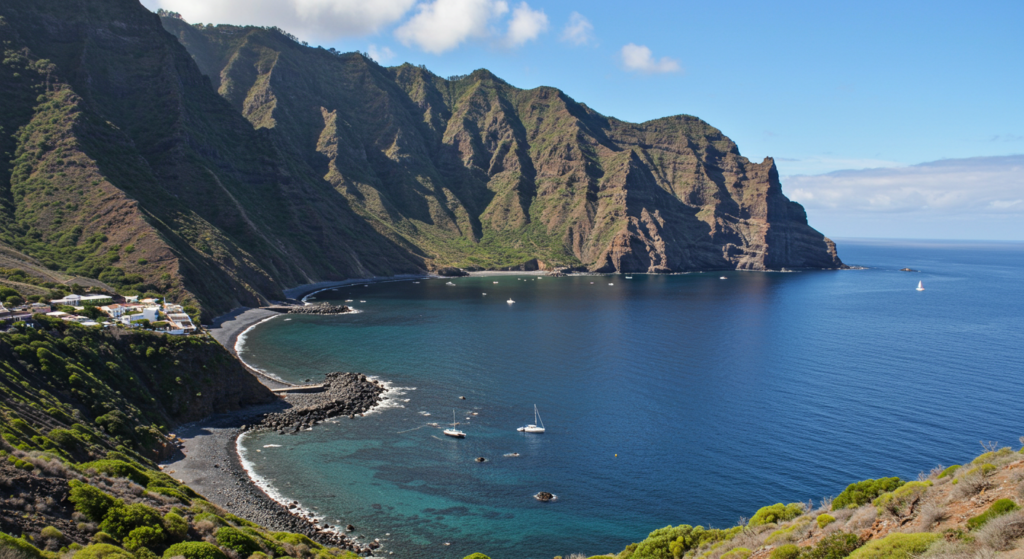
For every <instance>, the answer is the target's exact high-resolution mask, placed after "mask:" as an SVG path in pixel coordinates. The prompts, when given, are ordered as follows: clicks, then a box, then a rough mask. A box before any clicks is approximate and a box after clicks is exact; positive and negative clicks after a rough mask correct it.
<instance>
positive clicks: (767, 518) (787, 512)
mask: <svg viewBox="0 0 1024 559" xmlns="http://www.w3.org/2000/svg"><path fill="white" fill-rule="evenodd" d="M803 513H804V507H803V505H802V504H801V503H790V504H788V505H783V504H782V503H775V504H774V505H768V506H767V507H761V508H759V509H757V512H756V513H754V516H753V517H751V519H750V522H749V523H747V525H748V526H763V525H765V524H771V523H773V522H785V521H787V520H793V519H794V518H796V517H798V516H800V515H801V514H803Z"/></svg>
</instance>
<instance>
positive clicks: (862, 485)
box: [832, 477, 903, 510]
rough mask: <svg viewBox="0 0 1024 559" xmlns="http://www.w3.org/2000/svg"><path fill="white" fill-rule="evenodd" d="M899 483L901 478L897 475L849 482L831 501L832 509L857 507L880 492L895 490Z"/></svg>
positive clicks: (901, 483)
mask: <svg viewBox="0 0 1024 559" xmlns="http://www.w3.org/2000/svg"><path fill="white" fill-rule="evenodd" d="M901 485H903V480H901V479H900V478H898V477H883V478H879V479H866V480H864V481H858V482H857V483H851V484H850V485H847V486H846V489H844V490H843V492H842V493H840V494H839V496H838V497H836V498H835V499H834V500H833V501H832V510H839V509H845V508H856V507H859V506H861V505H864V504H867V503H870V502H871V500H872V499H874V498H875V497H877V496H879V495H881V494H882V493H886V492H888V491H895V490H896V489H898V488H899V487H900V486H901Z"/></svg>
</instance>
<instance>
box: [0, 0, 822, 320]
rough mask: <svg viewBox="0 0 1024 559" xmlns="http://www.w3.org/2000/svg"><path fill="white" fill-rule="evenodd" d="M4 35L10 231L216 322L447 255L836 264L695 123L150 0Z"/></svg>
mask: <svg viewBox="0 0 1024 559" xmlns="http://www.w3.org/2000/svg"><path fill="white" fill-rule="evenodd" d="M164 27H166V28H167V30H169V31H170V32H171V34H168V33H167V32H165V31H164ZM172 35H173V36H172ZM175 38H177V40H175ZM0 40H2V46H3V50H4V58H3V64H0V95H2V98H3V100H4V102H3V103H2V104H0V151H2V153H4V154H6V155H4V157H0V242H3V243H4V244H5V245H7V246H9V247H10V248H11V249H13V250H16V251H20V253H22V254H24V255H27V258H32V259H35V260H36V261H39V262H40V263H42V264H43V265H44V266H46V267H48V268H50V269H52V270H58V271H61V272H62V273H65V274H66V275H68V276H77V277H82V278H88V279H91V280H95V281H97V282H102V283H104V284H106V285H110V286H113V287H115V288H117V289H119V290H122V291H128V292H147V291H155V292H160V293H163V294H167V295H169V296H171V297H172V299H177V300H179V301H183V302H188V301H196V302H199V303H200V304H202V306H203V307H204V308H205V309H206V310H207V311H208V312H207V313H206V315H207V316H210V315H211V314H217V313H219V312H221V311H224V310H227V309H229V308H232V307H234V306H237V305H240V304H245V305H255V304H259V303H262V302H264V301H266V300H267V299H268V298H277V297H280V296H281V293H282V289H283V288H284V287H289V286H293V285H296V284H301V283H307V282H314V281H324V280H335V279H344V278H349V277H366V276H371V275H390V274H396V273H403V272H417V271H423V270H426V269H433V268H439V267H443V266H460V267H478V268H500V267H509V266H520V265H523V264H524V263H527V262H533V261H534V260H538V261H539V263H538V264H537V265H539V266H559V265H572V266H584V267H587V268H589V269H592V270H600V271H615V270H619V271H652V272H660V271H680V270H694V269H711V268H746V269H775V268H780V267H783V266H786V267H791V268H796V267H815V268H817V267H825V268H833V267H838V266H841V262H840V261H839V259H838V257H836V255H835V250H834V246H833V245H832V244H831V243H830V241H828V240H827V239H825V238H824V237H823V236H822V235H820V234H819V233H817V232H816V231H814V230H813V229H811V228H809V227H808V226H807V224H806V219H805V218H804V214H803V210H802V209H801V208H800V207H799V206H798V205H796V204H793V203H791V202H789V201H788V200H786V198H785V196H784V195H783V194H782V191H781V187H780V185H779V182H778V176H777V173H776V172H775V170H774V165H773V163H772V162H771V161H770V160H769V161H765V162H763V163H760V164H756V163H752V162H750V161H748V160H747V159H745V158H743V157H742V156H740V154H739V152H738V150H737V148H736V146H735V144H733V142H732V141H730V140H729V139H728V138H726V137H725V136H724V135H722V133H721V132H719V131H718V130H716V129H715V128H713V127H711V126H709V125H707V124H706V123H704V122H703V121H701V120H699V119H697V118H694V117H689V116H677V117H670V118H664V119H659V120H655V121H651V122H646V123H643V124H630V123H625V122H621V121H618V120H615V119H613V118H609V117H605V116H603V115H600V114H598V113H596V112H594V111H592V110H591V109H589V108H588V107H586V106H585V105H583V104H580V103H577V102H575V101H574V100H572V99H570V98H569V97H568V96H566V95H565V94H564V93H562V92H561V91H558V90H557V89H553V88H548V87H541V88H537V89H532V90H521V89H517V88H515V87H512V86H510V85H509V84H507V83H505V82H503V81H502V80H500V79H499V78H497V77H496V76H494V75H492V74H491V73H489V72H487V71H485V70H479V71H477V72H474V73H473V74H471V75H469V76H462V77H457V78H453V79H443V78H440V77H438V76H435V75H434V74H431V73H430V72H428V71H426V70H425V69H422V68H418V67H413V66H410V65H404V66H400V67H395V68H384V67H381V66H379V65H377V64H376V63H374V62H373V61H371V60H369V59H367V58H365V57H363V56H362V55H359V54H345V55H339V54H337V53H333V52H329V51H326V50H323V49H314V48H308V47H304V46H302V45H299V44H297V43H295V42H294V41H292V40H290V39H289V38H287V37H286V36H284V35H282V34H280V33H278V32H276V31H271V30H265V29H257V28H244V27H234V26H226V25H221V26H216V27H214V26H192V25H188V24H187V23H185V22H183V21H181V20H176V19H164V20H163V24H162V25H161V20H160V18H158V17H157V16H156V15H154V14H152V13H150V12H148V11H147V10H145V9H144V8H143V7H142V6H141V5H139V4H138V3H137V2H136V1H134V0H99V1H86V0H60V1H59V0H38V1H34V2H20V1H15V0H0ZM186 49H187V50H186Z"/></svg>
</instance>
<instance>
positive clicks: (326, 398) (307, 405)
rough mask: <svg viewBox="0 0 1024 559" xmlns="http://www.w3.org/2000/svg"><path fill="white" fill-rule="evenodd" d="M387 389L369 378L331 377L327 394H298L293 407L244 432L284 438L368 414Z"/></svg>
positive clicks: (265, 417)
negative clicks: (334, 419) (264, 432)
mask: <svg viewBox="0 0 1024 559" xmlns="http://www.w3.org/2000/svg"><path fill="white" fill-rule="evenodd" d="M383 394H384V385H383V384H382V383H381V382H379V381H376V380H371V379H369V378H367V376H366V375H360V374H356V373H328V375H327V377H326V378H325V379H324V390H323V392H316V393H312V394H294V395H291V396H289V398H288V401H289V402H291V403H293V407H292V408H290V409H287V410H285V411H282V412H278V413H269V414H266V415H263V416H260V417H259V418H258V421H256V422H255V423H253V424H250V425H245V426H243V427H242V430H243V431H252V430H261V429H270V430H273V431H277V432H278V433H280V434H287V433H298V432H299V431H300V430H302V429H308V428H310V427H312V426H313V425H316V424H317V423H321V422H323V421H325V420H327V419H330V418H332V417H339V416H346V415H347V416H349V417H355V416H356V415H357V414H362V413H366V412H367V411H369V410H370V408H372V407H373V406H375V405H377V404H378V403H380V400H381V398H382V396H383Z"/></svg>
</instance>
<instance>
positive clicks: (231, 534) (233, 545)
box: [217, 527, 260, 557]
mask: <svg viewBox="0 0 1024 559" xmlns="http://www.w3.org/2000/svg"><path fill="white" fill-rule="evenodd" d="M217 543H219V544H220V545H222V546H224V547H226V548H228V549H233V550H235V551H237V552H238V553H239V554H240V555H241V556H242V557H248V556H249V555H252V554H253V553H256V552H257V551H260V544H258V543H256V540H254V539H252V538H250V537H249V536H247V535H245V534H244V533H242V532H241V531H239V530H238V529H236V528H230V527H225V528H221V529H220V530H217Z"/></svg>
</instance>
